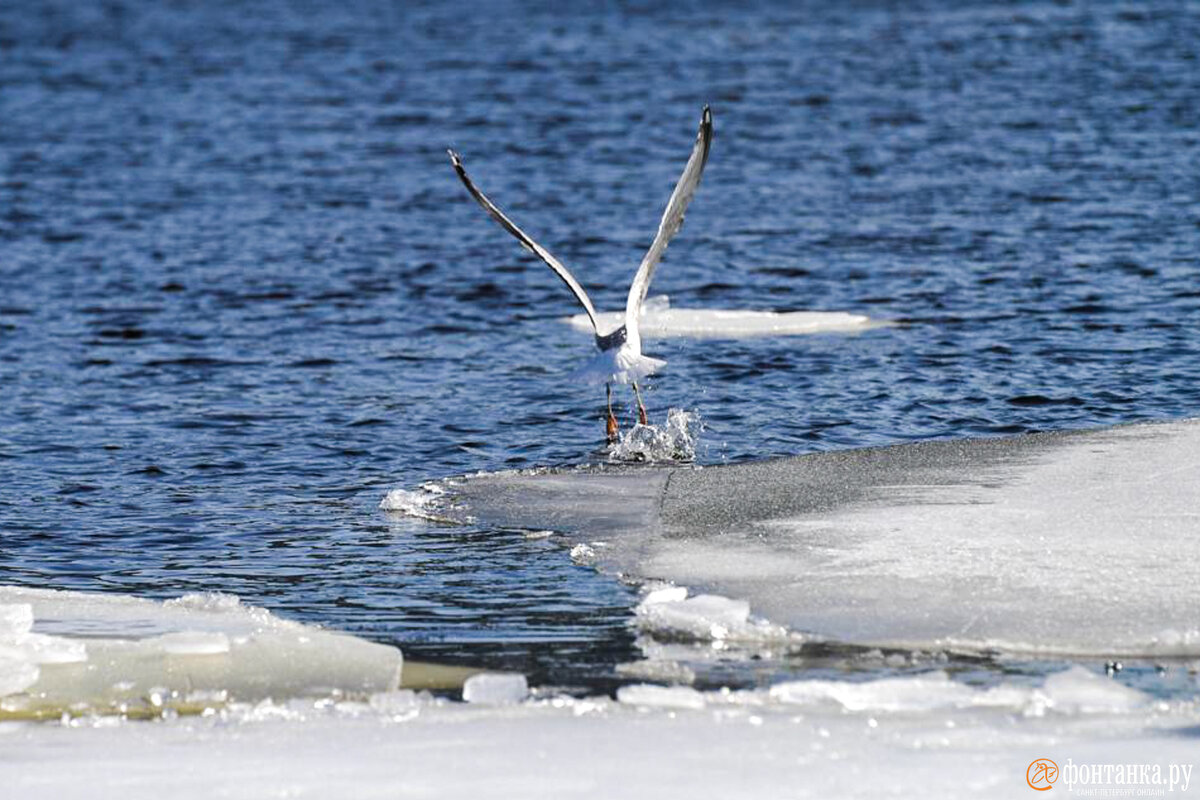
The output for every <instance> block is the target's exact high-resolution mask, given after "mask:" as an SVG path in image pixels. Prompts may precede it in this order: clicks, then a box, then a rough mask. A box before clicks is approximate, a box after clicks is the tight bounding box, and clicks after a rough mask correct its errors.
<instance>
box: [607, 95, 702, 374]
mask: <svg viewBox="0 0 1200 800" xmlns="http://www.w3.org/2000/svg"><path fill="white" fill-rule="evenodd" d="M712 134H713V128H712V111H711V110H710V109H709V107H708V106H705V107H704V113H703V114H702V115H701V117H700V130H699V131H698V132H697V133H696V145H695V146H694V147H693V148H692V155H691V156H690V157H689V158H688V162H687V166H686V167H684V168H683V174H682V175H680V176H679V182H678V183H676V184H675V191H673V192H671V199H670V200H668V201H667V210H666V211H664V212H663V215H662V221H661V222H659V223H658V233H657V234H656V235H655V237H654V241H653V242H652V243H651V245H650V249H649V250H647V251H646V255H645V257H644V258H642V263H641V265H640V266H639V267H638V271H637V274H636V275H634V277H633V285H631V286H630V287H629V297H628V298H626V300H625V332H626V337H627V341H629V342H631V343H633V344H634V345H636V346H637V347H638V348H639V350H640V348H641V337H640V336H639V335H638V316H639V315H640V314H641V313H642V302H643V301H644V300H645V299H646V292H647V291H648V290H649V289H650V280H651V279H652V278H653V277H654V268H655V267H657V266H658V260H659V259H660V258H662V254H663V251H664V250H666V249H667V243H668V242H670V241H671V237H672V236H674V235H675V234H676V232H678V231H679V229H680V227H682V226H683V214H684V212H685V211H687V207H688V203H690V202H691V201H692V196H693V195H695V194H696V187H697V186H699V185H700V175H701V173H703V172H704V165H705V164H706V163H708V148H709V146H710V145H711V144H712Z"/></svg>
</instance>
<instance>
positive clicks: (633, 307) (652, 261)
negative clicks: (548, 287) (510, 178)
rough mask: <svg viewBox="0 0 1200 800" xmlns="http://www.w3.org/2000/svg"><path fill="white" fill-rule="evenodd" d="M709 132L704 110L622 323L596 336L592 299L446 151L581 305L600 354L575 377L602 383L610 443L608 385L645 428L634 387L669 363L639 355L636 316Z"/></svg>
mask: <svg viewBox="0 0 1200 800" xmlns="http://www.w3.org/2000/svg"><path fill="white" fill-rule="evenodd" d="M712 130H713V129H712V111H710V110H709V107H708V106H705V107H704V112H703V113H702V114H701V117H700V130H699V131H698V132H697V134H696V144H695V146H694V147H693V148H692V154H691V156H690V157H689V158H688V162H687V166H685V167H684V168H683V174H682V175H680V176H679V182H678V183H676V184H675V190H674V191H673V192H671V199H670V200H668V201H667V208H666V210H665V211H664V212H663V215H662V220H661V221H660V222H659V223H658V233H657V234H655V236H654V241H653V242H652V243H651V244H650V249H649V250H647V251H646V255H645V256H644V257H643V258H642V263H641V264H640V265H638V269H637V273H636V274H635V275H634V276H633V283H632V284H630V286H629V296H628V297H627V298H626V300H625V324H624V325H622V326H621V327H619V328H617V329H616V330H614V331H610V332H608V333H601V332H600V328H599V326H598V325H597V324H596V309H595V306H593V305H592V301H591V298H589V297H588V294H587V292H586V291H584V289H583V286H582V285H581V284H580V283H579V281H577V280H576V279H575V276H574V275H572V274H571V273H570V271H568V270H567V268H566V267H564V266H563V265H562V262H560V261H559V260H558V259H556V258H555V257H554V256H552V255H550V252H549V251H548V250H546V248H544V247H542V246H541V245H540V244H538V243H537V242H535V241H534V240H533V239H531V238H530V237H529V235H528V234H526V233H525V231H523V230H521V229H520V228H518V227H517V226H516V224H515V223H513V221H512V220H510V219H509V218H508V217H506V216H505V215H504V212H502V211H501V210H500V209H499V208H497V207H496V205H495V204H494V203H493V202H492V201H491V200H489V199H488V198H487V196H486V195H484V193H483V192H481V191H479V189H478V188H476V186H475V184H474V183H472V182H471V179H470V177H468V176H467V171H466V170H465V169H464V168H463V164H462V159H461V158H460V157H459V155H458V153H456V152H454V151H453V150H448V151H447V152H448V153H449V154H450V161H451V163H452V164H453V165H454V171H455V172H457V173H458V177H459V179H460V180H461V181H462V182H463V186H466V187H467V191H468V192H470V193H471V196H472V197H474V198H475V202H477V203H479V205H481V206H482V207H483V210H484V211H486V212H487V213H488V214H489V215H490V216H491V218H492V219H494V220H496V222H498V223H500V226H501V227H503V228H504V230H506V231H508V232H509V233H511V234H512V235H513V236H514V237H516V239H517V241H518V242H520V243H521V246H523V247H524V248H525V249H526V250H528V251H529V252H531V253H533V254H534V255H535V256H537V257H538V258H540V259H541V260H542V261H544V262H545V263H546V266H548V267H550V269H552V270H554V273H555V274H556V275H558V277H559V278H561V279H562V282H563V283H565V284H566V285H567V288H568V289H570V290H571V292H572V293H573V294H574V295H575V298H576V299H577V300H579V302H580V303H581V304H582V305H583V310H584V311H586V312H587V315H588V318H589V319H590V320H591V321H592V330H593V331H594V332H595V335H596V347H597V348H599V350H600V352H599V353H598V354H597V355H596V356H595V357H593V358H592V360H591V361H590V362H589V363H588V364H586V365H585V366H584V367H583V368H581V369H580V370H579V371H578V372H577V373H576V377H578V378H580V379H582V380H585V381H587V382H589V383H603V384H604V390H605V395H606V397H607V400H608V420H607V423H606V426H605V428H606V432H607V434H608V440H609V441H610V442H613V441H616V438H617V418H616V417H615V416H613V410H612V384H614V383H629V384H633V394H634V397H635V398H636V400H637V407H638V420H639V422H641V424H643V425H645V424H647V421H646V407H645V406H644V405H643V404H642V393H641V391H640V390H639V389H638V385H637V382H638V381H639V380H641V379H642V378H644V377H646V376H647V375H651V374H653V373H654V372H656V371H658V370H659V369H661V368H662V367H663V366H665V365H666V363H667V362H665V361H662V360H660V359H657V358H650V357H649V356H644V355H642V337H641V335H640V334H639V333H638V317H639V315H640V314H641V312H642V302H643V301H644V300H645V299H646V292H647V290H649V288H650V281H651V279H652V278H653V277H654V268H655V267H656V266H658V261H659V259H660V258H662V254H663V251H664V250H666V249H667V243H668V242H670V241H671V237H672V236H674V235H675V234H676V232H678V230H679V229H680V227H682V225H683V214H684V212H685V211H686V210H687V206H688V203H690V202H691V200H692V196H693V195H695V194H696V187H697V186H699V185H700V175H701V173H703V172H704V165H705V163H707V161H708V149H709V146H710V145H711V144H712Z"/></svg>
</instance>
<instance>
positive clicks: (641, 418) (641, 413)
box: [633, 381, 650, 425]
mask: <svg viewBox="0 0 1200 800" xmlns="http://www.w3.org/2000/svg"><path fill="white" fill-rule="evenodd" d="M633 396H634V397H636V398H637V404H638V422H640V423H642V424H643V425H649V424H650V421H649V420H647V419H646V407H645V406H644V405H642V393H641V392H640V391H638V385H637V381H634V382H633Z"/></svg>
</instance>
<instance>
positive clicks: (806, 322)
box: [564, 295, 889, 339]
mask: <svg viewBox="0 0 1200 800" xmlns="http://www.w3.org/2000/svg"><path fill="white" fill-rule="evenodd" d="M564 321H565V322H567V323H568V324H570V325H571V327H573V328H576V329H577V330H580V331H585V332H587V333H591V332H592V331H593V328H592V321H591V319H590V318H589V317H588V315H587V314H576V315H575V316H572V317H567V318H565V319H564ZM624 323H625V314H624V312H621V311H614V312H605V313H601V314H597V315H596V324H597V325H598V326H599V328H600V329H601V330H615V329H616V328H617V327H618V326H620V325H623V324H624ZM887 324H889V323H887V322H882V321H879V320H873V319H871V318H870V317H867V316H864V315H862V314H850V313H847V312H845V311H738V310H728V309H715V308H671V307H670V303H669V301H668V299H667V297H666V295H656V296H655V297H649V298H647V299H646V302H645V303H644V304H643V305H642V316H641V319H640V322H639V325H638V329H639V331H640V332H641V335H642V338H643V339H666V338H669V337H675V336H680V337H688V338H691V339H744V338H750V337H756V336H796V335H803V334H812V333H834V332H840V333H852V332H857V331H864V330H868V329H870V328H876V327H880V326H882V325H887Z"/></svg>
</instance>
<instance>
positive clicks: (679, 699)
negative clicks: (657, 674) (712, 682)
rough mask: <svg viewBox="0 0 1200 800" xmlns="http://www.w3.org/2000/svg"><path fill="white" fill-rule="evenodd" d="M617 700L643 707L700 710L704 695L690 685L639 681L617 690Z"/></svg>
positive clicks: (702, 706) (702, 705) (703, 703)
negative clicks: (666, 684) (660, 684)
mask: <svg viewBox="0 0 1200 800" xmlns="http://www.w3.org/2000/svg"><path fill="white" fill-rule="evenodd" d="M617 701H618V702H621V703H625V704H626V705H633V706H641V707H643V708H686V709H695V710H700V709H703V708H704V706H705V701H704V695H702V694H700V692H698V691H696V690H695V689H693V688H692V687H690V686H655V685H653V684H649V683H637V684H634V685H632V686H622V687H621V688H620V689H618V690H617Z"/></svg>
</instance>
